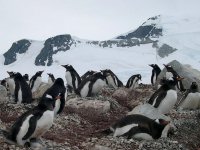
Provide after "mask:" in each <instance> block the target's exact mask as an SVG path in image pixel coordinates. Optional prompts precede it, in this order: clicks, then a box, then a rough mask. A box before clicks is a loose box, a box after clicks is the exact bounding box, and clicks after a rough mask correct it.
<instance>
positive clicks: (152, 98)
mask: <svg viewBox="0 0 200 150" xmlns="http://www.w3.org/2000/svg"><path fill="white" fill-rule="evenodd" d="M162 90H163V89H162V87H160V88H159V89H158V90H157V91H155V93H154V94H153V95H152V96H151V97H150V99H149V100H148V103H149V104H151V105H153V102H154V100H155V99H156V97H158V95H159V94H160V92H161V91H162Z"/></svg>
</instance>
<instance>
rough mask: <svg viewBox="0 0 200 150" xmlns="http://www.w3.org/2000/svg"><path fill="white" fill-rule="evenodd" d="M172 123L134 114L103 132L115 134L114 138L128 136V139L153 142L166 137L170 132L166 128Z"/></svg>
mask: <svg viewBox="0 0 200 150" xmlns="http://www.w3.org/2000/svg"><path fill="white" fill-rule="evenodd" d="M169 123H170V122H168V121H165V120H163V119H156V120H152V119H150V118H148V117H146V116H143V115H139V114H133V115H127V116H125V117H123V118H122V119H120V120H119V121H118V122H117V123H115V124H114V125H113V126H111V127H110V129H107V130H105V131H103V132H104V133H111V132H113V133H114V134H113V136H114V137H117V136H127V138H128V139H130V138H136V139H144V140H153V139H158V138H160V137H166V136H167V133H165V132H168V131H165V130H164V128H165V127H166V125H168V124H169Z"/></svg>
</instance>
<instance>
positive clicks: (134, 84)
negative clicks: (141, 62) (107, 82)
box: [126, 74, 142, 89]
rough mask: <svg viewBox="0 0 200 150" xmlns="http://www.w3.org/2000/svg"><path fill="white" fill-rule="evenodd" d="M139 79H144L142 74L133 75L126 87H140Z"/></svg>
mask: <svg viewBox="0 0 200 150" xmlns="http://www.w3.org/2000/svg"><path fill="white" fill-rule="evenodd" d="M139 80H142V77H141V75H140V74H135V75H132V76H131V77H130V78H129V79H128V81H127V83H126V88H129V89H135V88H136V87H138V81H139Z"/></svg>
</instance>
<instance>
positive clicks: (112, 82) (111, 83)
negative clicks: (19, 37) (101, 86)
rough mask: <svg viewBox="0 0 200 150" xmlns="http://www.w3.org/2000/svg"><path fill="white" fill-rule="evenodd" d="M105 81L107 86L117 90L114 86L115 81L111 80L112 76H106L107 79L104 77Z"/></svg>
mask: <svg viewBox="0 0 200 150" xmlns="http://www.w3.org/2000/svg"><path fill="white" fill-rule="evenodd" d="M106 79H107V81H108V85H109V86H111V87H113V88H115V89H116V88H117V86H116V84H115V81H114V80H113V78H112V76H111V75H110V76H108V77H106Z"/></svg>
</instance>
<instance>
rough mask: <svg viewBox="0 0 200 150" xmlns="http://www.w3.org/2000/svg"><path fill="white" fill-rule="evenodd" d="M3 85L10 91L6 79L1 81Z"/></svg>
mask: <svg viewBox="0 0 200 150" xmlns="http://www.w3.org/2000/svg"><path fill="white" fill-rule="evenodd" d="M1 85H2V86H4V87H5V88H6V90H7V91H8V90H9V86H8V82H7V81H6V79H3V80H1Z"/></svg>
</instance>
